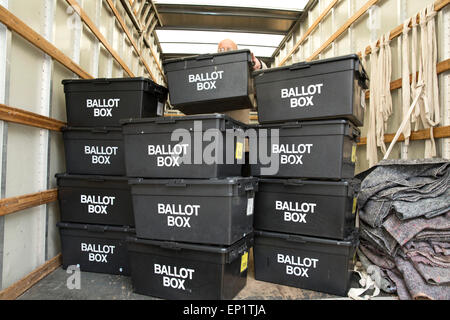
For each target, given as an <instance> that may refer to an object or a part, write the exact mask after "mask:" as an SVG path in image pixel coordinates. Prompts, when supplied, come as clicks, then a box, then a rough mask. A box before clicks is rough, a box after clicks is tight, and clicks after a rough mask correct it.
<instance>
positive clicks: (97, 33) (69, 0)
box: [66, 0, 134, 77]
mask: <svg viewBox="0 0 450 320" xmlns="http://www.w3.org/2000/svg"><path fill="white" fill-rule="evenodd" d="M66 1H67V3H68V4H69V5H71V6H72V8H73V9H74V11H75V12H76V13H77V14H78V15H79V16H80V18H81V20H83V22H84V23H85V24H86V26H87V27H88V28H89V29H90V30H91V31H92V33H93V34H94V35H95V36H96V37H97V39H98V40H99V41H100V42H101V43H102V44H103V46H104V47H105V49H106V50H108V52H109V53H110V54H111V55H112V56H113V58H114V59H115V60H116V61H117V62H118V63H119V64H120V65H121V66H122V68H123V69H124V70H125V72H126V73H128V75H129V76H130V77H134V74H133V72H132V71H131V70H130V68H128V66H127V65H126V63H125V62H124V61H123V60H122V58H121V57H120V56H119V54H118V53H117V52H116V51H115V50H114V49H113V48H112V46H111V45H110V44H109V43H108V40H106V38H105V37H104V36H103V34H102V33H101V32H100V30H98V28H97V27H96V26H95V24H94V22H92V20H91V19H90V18H89V17H88V15H87V14H86V12H85V11H84V10H83V9H82V8H81V6H80V5H79V4H78V2H77V1H76V0H66Z"/></svg>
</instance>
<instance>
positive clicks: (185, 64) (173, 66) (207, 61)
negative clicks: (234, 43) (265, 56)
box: [163, 49, 252, 74]
mask: <svg viewBox="0 0 450 320" xmlns="http://www.w3.org/2000/svg"><path fill="white" fill-rule="evenodd" d="M241 56H242V58H240V57H241ZM241 61H246V62H248V63H249V64H251V63H252V60H251V56H250V50H249V49H241V50H233V51H225V52H218V53H208V54H202V55H195V56H189V57H183V58H175V59H168V60H166V61H164V62H163V66H164V73H166V74H167V73H168V72H171V71H178V70H184V69H191V68H199V67H205V66H210V65H212V64H225V63H233V62H241Z"/></svg>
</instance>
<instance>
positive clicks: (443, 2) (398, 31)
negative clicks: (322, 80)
mask: <svg viewBox="0 0 450 320" xmlns="http://www.w3.org/2000/svg"><path fill="white" fill-rule="evenodd" d="M449 3H450V0H438V1H436V2H435V3H434V10H435V11H440V10H442V9H443V8H445V7H446V6H447V5H448V4H449ZM416 21H417V24H419V23H420V14H417V15H416ZM411 27H412V25H411V23H409V28H411ZM402 33H403V25H400V26H398V27H396V28H395V29H393V30H391V32H390V34H389V39H390V40H391V41H392V40H394V39H395V38H397V37H399V36H400V35H402ZM376 46H377V47H378V48H379V47H380V40H378V41H377V44H376ZM371 53H372V47H371V46H367V47H366V49H365V55H369V54H371ZM359 56H361V53H359Z"/></svg>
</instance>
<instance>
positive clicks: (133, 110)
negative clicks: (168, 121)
mask: <svg viewBox="0 0 450 320" xmlns="http://www.w3.org/2000/svg"><path fill="white" fill-rule="evenodd" d="M62 84H63V85H64V92H65V94H66V111H67V123H68V125H69V126H73V127H114V126H115V127H119V126H120V123H119V120H120V119H123V118H142V117H156V116H163V115H164V105H165V103H166V100H167V95H168V90H167V89H166V88H165V87H163V86H160V85H158V84H157V83H155V82H153V81H152V80H150V79H147V78H142V77H140V78H110V79H87V80H85V79H81V80H78V79H76V80H75V79H73V80H72V79H70V80H63V81H62Z"/></svg>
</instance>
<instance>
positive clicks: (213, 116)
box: [120, 113, 247, 133]
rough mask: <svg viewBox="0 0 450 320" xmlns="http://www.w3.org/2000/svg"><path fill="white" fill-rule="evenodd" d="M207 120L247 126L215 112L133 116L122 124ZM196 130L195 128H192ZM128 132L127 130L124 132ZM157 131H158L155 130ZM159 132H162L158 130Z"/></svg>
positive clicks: (206, 128) (243, 127)
mask: <svg viewBox="0 0 450 320" xmlns="http://www.w3.org/2000/svg"><path fill="white" fill-rule="evenodd" d="M205 120H223V121H224V122H230V123H232V124H233V125H236V126H237V127H239V128H241V129H245V128H247V125H246V124H244V123H242V122H240V121H237V120H234V119H233V118H231V117H229V116H227V115H225V114H220V113H213V114H208V115H191V116H181V117H170V116H169V117H156V118H140V119H139V118H133V119H121V120H120V124H121V125H122V126H126V125H128V124H155V125H158V124H173V125H175V124H177V123H180V122H184V121H205ZM208 129H209V127H202V131H205V130H208ZM192 130H193V131H194V130H195V128H192ZM220 130H221V131H223V130H225V127H221V128H220ZM124 133H127V132H124ZM140 133H152V132H140ZM155 133H156V132H155ZM158 133H160V132H159V131H158Z"/></svg>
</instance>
